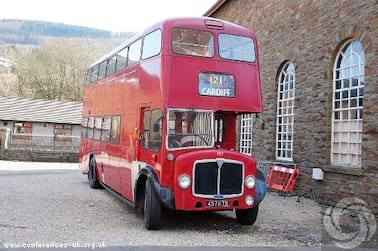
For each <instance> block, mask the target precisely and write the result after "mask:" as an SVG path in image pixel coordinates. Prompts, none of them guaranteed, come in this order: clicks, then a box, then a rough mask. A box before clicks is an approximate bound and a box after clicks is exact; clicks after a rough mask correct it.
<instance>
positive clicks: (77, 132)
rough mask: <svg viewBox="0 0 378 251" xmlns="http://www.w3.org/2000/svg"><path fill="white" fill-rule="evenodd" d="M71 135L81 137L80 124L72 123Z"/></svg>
mask: <svg viewBox="0 0 378 251" xmlns="http://www.w3.org/2000/svg"><path fill="white" fill-rule="evenodd" d="M72 136H74V137H81V125H72Z"/></svg>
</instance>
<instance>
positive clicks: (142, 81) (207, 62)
mask: <svg viewBox="0 0 378 251" xmlns="http://www.w3.org/2000/svg"><path fill="white" fill-rule="evenodd" d="M205 20H209V18H185V19H184V18H180V19H169V20H165V21H163V22H161V23H158V24H156V25H154V26H152V27H150V28H149V29H147V30H145V31H144V32H143V33H140V34H138V35H136V36H135V37H134V38H133V39H131V40H135V39H137V38H139V37H143V36H144V34H148V33H150V32H151V31H154V30H156V29H160V30H161V31H162V50H161V52H160V54H159V55H158V56H155V57H152V58H149V59H147V60H144V61H143V60H142V61H141V62H140V63H139V64H136V65H134V66H132V67H129V68H126V69H124V70H122V71H120V72H117V73H115V74H113V75H111V76H108V77H106V78H104V79H102V80H100V81H98V82H96V83H93V84H90V85H86V86H85V92H84V101H83V117H84V118H86V117H91V116H111V115H120V116H121V132H120V142H119V144H111V143H105V142H102V141H98V140H94V139H88V138H82V140H81V147H80V167H81V169H82V170H83V172H87V171H88V161H89V158H90V156H91V155H92V154H93V156H95V158H96V162H97V178H98V179H99V180H100V182H102V183H104V184H106V185H107V186H108V187H110V188H112V189H113V190H115V191H116V192H118V193H119V194H121V195H122V196H123V197H125V198H126V199H128V200H129V201H131V202H135V194H134V188H135V185H136V183H137V179H138V174H136V173H135V167H134V166H135V163H139V164H140V163H144V164H143V165H142V166H144V165H145V166H149V167H151V168H152V169H153V171H154V172H155V174H156V176H157V177H158V181H159V183H160V186H161V187H164V188H171V189H173V194H174V208H175V209H177V210H218V209H223V210H224V209H232V208H247V207H248V206H246V205H245V203H244V197H245V196H246V195H247V194H249V195H252V196H254V189H247V188H246V187H244V186H243V187H244V188H243V194H242V195H240V196H238V197H235V198H232V199H230V207H205V206H204V203H205V202H206V201H207V200H209V198H198V197H196V196H194V195H193V193H192V189H186V190H182V189H180V188H179V187H178V185H177V178H178V176H179V175H180V174H182V173H187V174H190V175H192V174H193V165H194V162H195V161H196V160H201V159H230V160H236V161H240V162H242V163H244V167H243V177H246V176H247V175H250V174H251V175H254V176H255V175H256V162H255V160H254V159H253V158H251V157H249V156H246V155H243V154H240V153H237V152H235V150H234V149H235V147H236V144H237V139H236V137H237V136H236V130H237V127H236V117H237V114H240V113H258V112H261V111H262V97H261V86H260V76H259V64H258V50H257V48H258V47H257V40H256V37H255V35H254V34H253V33H252V32H250V31H249V30H247V29H245V28H242V27H240V26H237V25H235V24H231V23H227V22H223V21H222V24H223V28H222V29H219V28H216V29H208V28H207V27H206V25H205ZM210 20H211V19H210ZM174 27H184V28H191V29H197V30H207V31H210V32H211V33H212V34H214V37H215V38H216V37H217V35H218V34H220V33H227V34H235V35H242V36H247V37H250V38H252V39H253V41H254V44H255V51H256V52H255V53H256V61H255V62H253V63H246V62H238V61H232V60H224V59H222V58H220V57H219V56H218V55H219V53H218V50H217V47H218V46H217V39H215V55H214V57H212V58H200V57H195V56H187V55H177V54H175V53H173V52H172V48H171V37H172V29H173V28H174ZM130 42H132V41H130ZM200 72H216V73H226V74H231V75H233V76H234V77H235V83H236V84H235V88H236V90H235V93H236V94H235V97H234V98H228V97H211V96H200V95H199V94H198V74H199V73H200ZM154 108H161V109H162V111H163V115H164V118H166V112H167V108H180V109H181V108H184V109H202V110H211V111H214V112H215V115H216V116H222V117H223V118H224V121H225V126H224V127H225V134H224V140H223V142H221V143H216V145H217V147H214V148H213V149H208V148H207V149H183V150H175V151H169V150H167V146H166V140H165V137H166V133H167V120H166V119H163V121H162V123H163V124H162V126H163V130H162V137H163V143H162V146H161V148H160V151H151V150H147V149H144V148H142V147H141V146H140V140H138V139H137V138H135V137H133V134H134V133H135V128H138V129H139V130H140V129H141V123H142V119H141V115H140V113H141V111H142V110H143V109H154ZM170 153H171V154H173V155H174V157H175V159H174V161H169V160H168V159H167V155H168V154H170ZM235 201H237V202H235ZM198 202H200V203H202V206H200V205H201V204H200V203H198ZM196 205H197V206H196Z"/></svg>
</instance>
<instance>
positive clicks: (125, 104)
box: [114, 66, 140, 201]
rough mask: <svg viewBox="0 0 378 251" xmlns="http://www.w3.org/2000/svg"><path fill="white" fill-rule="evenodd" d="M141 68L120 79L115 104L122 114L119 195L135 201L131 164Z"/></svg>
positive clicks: (133, 151)
mask: <svg viewBox="0 0 378 251" xmlns="http://www.w3.org/2000/svg"><path fill="white" fill-rule="evenodd" d="M138 68H139V67H138V66H134V67H133V68H131V69H130V71H128V72H129V74H127V75H125V76H123V77H121V78H119V79H118V80H117V84H116V86H115V88H114V89H115V90H116V92H115V93H114V102H116V103H117V104H118V107H116V111H115V112H119V113H120V114H121V130H120V144H119V151H118V153H116V154H117V156H119V182H120V183H119V185H120V188H119V193H121V194H122V196H124V197H125V198H127V199H128V200H130V201H133V193H132V191H133V188H132V181H131V163H132V161H133V160H134V159H135V158H136V156H135V153H136V151H135V149H136V148H135V144H136V142H134V141H133V139H132V135H133V130H134V128H136V127H137V124H136V121H137V114H136V112H137V109H138V106H137V103H138V102H137V101H138V98H139V84H140V83H139V77H138V72H139V69H138Z"/></svg>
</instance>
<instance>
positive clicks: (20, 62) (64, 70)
mask: <svg viewBox="0 0 378 251" xmlns="http://www.w3.org/2000/svg"><path fill="white" fill-rule="evenodd" d="M111 47H112V45H111V44H110V43H109V42H108V43H107V42H100V41H99V40H91V39H85V40H84V39H65V40H62V39H49V40H46V41H45V43H44V44H43V45H41V46H40V47H34V48H31V49H30V48H29V49H27V50H20V49H14V50H13V53H11V54H12V57H13V59H12V60H13V61H14V62H15V66H14V74H15V75H16V81H15V83H14V84H13V92H14V93H16V95H17V96H21V97H29V98H39V99H58V100H81V99H82V94H83V83H84V79H85V76H86V71H87V67H88V65H89V64H91V63H92V62H94V61H95V60H96V59H97V58H99V57H100V56H101V55H103V54H104V53H105V52H107V51H109V50H110V48H111Z"/></svg>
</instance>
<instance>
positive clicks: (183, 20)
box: [89, 17, 254, 68]
mask: <svg viewBox="0 0 378 251" xmlns="http://www.w3.org/2000/svg"><path fill="white" fill-rule="evenodd" d="M207 20H208V21H215V22H220V23H222V28H221V30H223V31H228V32H232V31H233V30H238V31H239V33H240V31H244V32H243V33H244V35H249V36H254V34H253V33H252V32H251V31H250V30H248V29H247V28H245V27H243V26H240V25H237V24H234V23H230V22H227V21H225V20H221V19H216V18H211V17H176V18H168V19H164V20H161V21H159V22H156V23H155V24H153V25H151V26H149V27H148V28H146V29H145V30H143V31H142V32H139V33H137V34H135V35H134V36H132V37H131V38H129V39H127V40H126V41H125V42H123V43H122V44H120V45H118V46H117V47H115V48H114V49H113V50H111V51H110V52H109V53H107V54H105V55H104V56H102V57H101V58H99V59H98V60H97V61H96V62H94V63H93V64H91V65H90V66H89V68H91V67H93V66H95V65H97V64H99V63H101V62H102V61H104V60H106V59H108V58H110V57H112V56H113V55H115V54H117V53H118V52H119V51H120V50H122V49H123V48H125V47H126V46H127V45H129V44H131V43H133V42H134V41H136V40H137V39H138V38H140V37H143V35H144V34H148V33H150V32H151V31H154V30H156V29H158V28H162V27H175V26H180V27H192V28H196V27H197V28H198V29H200V28H204V27H205V26H204V24H205V22H206V21H207ZM218 29H219V27H218Z"/></svg>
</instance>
